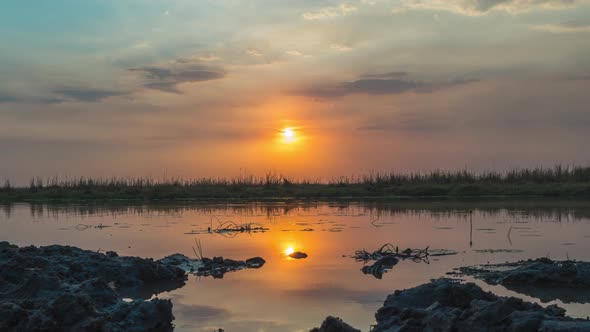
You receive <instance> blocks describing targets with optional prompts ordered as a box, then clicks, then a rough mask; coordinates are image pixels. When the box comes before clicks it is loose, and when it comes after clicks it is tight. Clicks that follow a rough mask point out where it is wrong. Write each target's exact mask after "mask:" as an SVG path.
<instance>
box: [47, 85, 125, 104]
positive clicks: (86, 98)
mask: <svg viewBox="0 0 590 332" xmlns="http://www.w3.org/2000/svg"><path fill="white" fill-rule="evenodd" d="M53 93H56V94H59V95H62V96H64V97H65V98H66V99H70V100H75V101H82V102H98V101H101V100H103V99H106V98H109V97H117V96H122V95H125V94H126V92H121V91H112V90H101V89H92V88H64V89H57V90H53Z"/></svg>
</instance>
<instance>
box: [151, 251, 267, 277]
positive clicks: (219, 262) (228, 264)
mask: <svg viewBox="0 0 590 332" xmlns="http://www.w3.org/2000/svg"><path fill="white" fill-rule="evenodd" d="M158 262H160V263H162V264H166V265H173V266H177V267H180V268H181V269H183V270H184V271H186V272H188V273H194V274H196V275H198V276H204V277H208V276H210V277H213V278H215V279H221V278H223V275H224V274H225V273H227V272H233V271H239V270H243V269H258V268H260V267H262V266H263V265H264V263H266V262H265V260H264V259H262V258H261V257H254V258H250V259H247V260H246V261H239V260H234V259H229V258H225V259H224V258H223V257H214V258H213V259H210V258H203V259H201V260H198V259H191V258H188V257H186V256H184V255H182V254H174V255H170V256H167V257H164V258H162V259H160V260H159V261H158Z"/></svg>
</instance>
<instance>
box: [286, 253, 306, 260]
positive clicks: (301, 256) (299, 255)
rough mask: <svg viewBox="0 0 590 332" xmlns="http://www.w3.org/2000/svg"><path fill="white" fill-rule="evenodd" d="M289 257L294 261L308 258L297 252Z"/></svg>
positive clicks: (304, 254)
mask: <svg viewBox="0 0 590 332" xmlns="http://www.w3.org/2000/svg"><path fill="white" fill-rule="evenodd" d="M289 257H291V258H293V259H303V258H307V254H306V253H304V252H301V251H295V252H293V253H291V254H289Z"/></svg>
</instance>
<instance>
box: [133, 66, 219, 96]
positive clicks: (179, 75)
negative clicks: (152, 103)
mask: <svg viewBox="0 0 590 332" xmlns="http://www.w3.org/2000/svg"><path fill="white" fill-rule="evenodd" d="M129 71H132V72H139V73H142V74H143V75H144V77H145V78H147V79H148V80H150V82H147V83H145V84H144V87H146V88H148V89H154V90H160V91H165V92H170V93H181V91H180V90H178V85H179V84H181V83H191V82H204V81H211V80H217V79H221V78H223V77H224V76H225V74H224V73H223V72H222V71H220V70H215V69H211V68H206V67H201V66H198V67H196V68H195V67H192V68H183V69H176V70H173V69H170V68H164V67H156V66H145V67H137V68H131V69H129Z"/></svg>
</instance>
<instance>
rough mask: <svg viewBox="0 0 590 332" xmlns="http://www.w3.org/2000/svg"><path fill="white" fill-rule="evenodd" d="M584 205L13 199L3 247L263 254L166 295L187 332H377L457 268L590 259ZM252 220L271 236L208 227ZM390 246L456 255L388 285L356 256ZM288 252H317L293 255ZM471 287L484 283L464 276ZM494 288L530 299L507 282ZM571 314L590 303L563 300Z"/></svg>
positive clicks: (1, 230) (419, 266)
mask: <svg viewBox="0 0 590 332" xmlns="http://www.w3.org/2000/svg"><path fill="white" fill-rule="evenodd" d="M588 203H589V202H587V201H576V200H497V199H495V200H477V201H462V202H461V201H451V200H440V201H433V200H428V201H426V200H422V201H399V202H386V203H383V202H359V203H325V202H317V203H309V202H306V203H300V202H299V203H249V204H197V203H174V204H171V203H165V204H164V203H160V204H151V205H137V204H135V205H128V204H123V203H117V204H104V205H101V204H98V205H97V204H80V205H71V204H69V205H51V204H49V205H48V204H10V205H0V234H2V236H1V237H0V240H5V241H9V242H11V243H13V244H17V245H19V246H24V245H49V244H64V245H66V244H67V245H72V246H76V247H80V248H83V249H89V250H94V251H97V250H100V251H108V250H113V251H116V252H118V253H119V255H131V256H140V257H151V258H155V259H158V258H162V257H164V256H167V255H170V254H174V253H182V254H185V255H187V256H189V257H194V256H195V253H194V250H193V247H195V240H198V241H200V243H201V244H202V247H203V254H204V255H205V256H207V257H213V256H223V257H225V258H232V259H241V260H242V259H247V258H250V257H255V256H261V257H263V258H264V259H265V260H266V264H265V265H264V266H263V267H262V268H260V269H255V270H242V271H237V272H231V273H227V274H225V276H224V277H223V278H222V279H213V278H210V277H207V278H205V277H195V276H191V277H190V278H189V280H188V282H187V284H186V286H184V287H182V288H179V289H176V290H173V291H171V292H166V293H161V294H159V295H158V297H160V298H169V299H172V301H173V303H174V315H175V317H176V320H175V325H176V330H177V331H208V332H211V331H213V330H215V329H219V328H223V329H225V330H226V331H307V330H309V329H310V328H312V327H314V326H318V325H319V324H320V323H321V322H322V320H323V319H324V318H325V317H326V316H327V315H335V316H338V317H341V318H342V319H343V320H344V321H346V322H348V323H349V324H351V325H353V326H355V327H356V328H360V329H362V330H363V331H368V330H369V328H370V325H371V324H373V323H374V314H375V311H376V310H377V309H378V308H379V307H380V306H381V305H382V303H383V301H384V299H385V297H386V296H387V295H388V294H390V293H392V292H393V291H395V290H396V289H405V288H409V287H414V286H417V285H419V284H422V283H426V282H428V281H429V280H430V279H432V278H438V277H444V276H446V273H447V272H450V271H452V270H453V268H456V267H460V266H466V265H474V264H481V263H488V262H489V263H503V262H506V261H515V260H520V259H527V258H537V257H549V258H552V259H567V258H569V259H576V260H590V241H589V240H590V204H588ZM226 221H233V222H235V223H237V224H246V223H253V224H254V225H257V226H259V227H262V228H264V229H266V230H265V231H264V232H241V233H222V234H218V233H215V232H211V233H209V232H208V228H209V227H210V228H212V229H213V230H215V229H216V227H217V226H218V225H219V224H220V223H223V222H226ZM386 243H391V244H393V245H394V246H398V247H399V248H400V249H401V250H403V249H405V248H426V247H429V248H430V249H431V250H432V249H445V250H452V251H455V252H457V254H455V255H448V256H437V257H430V259H429V260H428V262H413V261H401V262H400V263H399V264H397V265H396V266H395V267H394V268H393V269H392V270H391V271H389V272H387V273H385V274H384V275H383V278H382V279H377V278H375V277H374V276H372V275H370V274H364V273H362V272H361V268H362V266H363V263H362V262H357V261H355V260H354V259H353V258H351V257H349V256H350V255H353V254H354V253H355V251H356V250H359V249H366V250H369V251H373V250H376V249H378V248H379V247H380V246H382V245H383V244H386ZM288 250H295V251H302V252H305V253H307V254H308V257H307V258H306V259H300V260H296V259H292V258H289V257H287V255H286V254H285V253H286V252H287V251H288ZM465 279H466V280H469V281H474V280H472V279H471V278H467V277H465ZM475 282H476V283H477V284H478V285H480V286H482V287H483V288H484V289H487V290H492V291H494V292H495V293H497V294H500V295H511V296H518V297H521V298H524V299H526V300H529V301H534V302H539V303H541V301H540V300H539V299H535V298H531V297H528V296H524V295H521V294H518V293H515V292H512V291H509V290H506V289H505V288H503V287H501V286H488V285H486V284H484V283H482V282H479V281H475ZM553 303H555V304H558V305H560V306H562V307H564V308H566V309H567V312H568V314H569V315H572V316H577V317H586V316H588V313H590V304H589V303H575V302H574V301H571V300H568V299H563V300H558V301H552V302H548V303H541V304H542V305H548V304H553Z"/></svg>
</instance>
